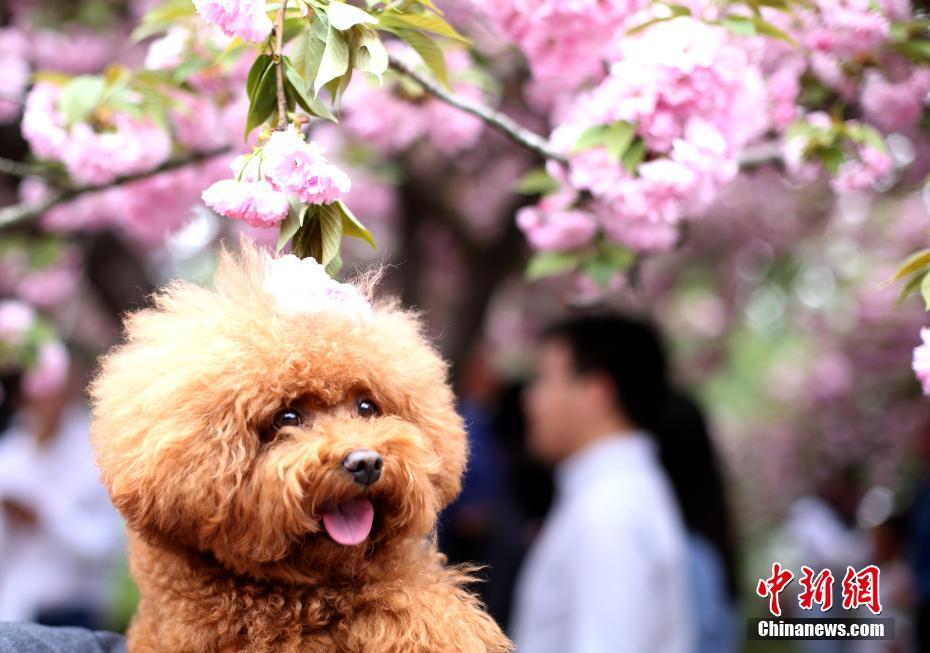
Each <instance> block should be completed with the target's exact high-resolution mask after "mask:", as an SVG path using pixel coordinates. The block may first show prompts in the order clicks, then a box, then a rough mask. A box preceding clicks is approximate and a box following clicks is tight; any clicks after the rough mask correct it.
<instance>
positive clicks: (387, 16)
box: [378, 11, 471, 45]
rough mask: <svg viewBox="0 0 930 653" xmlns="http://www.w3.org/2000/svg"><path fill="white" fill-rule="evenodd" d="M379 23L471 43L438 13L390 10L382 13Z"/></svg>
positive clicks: (387, 26)
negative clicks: (412, 12) (411, 12)
mask: <svg viewBox="0 0 930 653" xmlns="http://www.w3.org/2000/svg"><path fill="white" fill-rule="evenodd" d="M378 25H379V27H382V28H384V29H388V30H392V31H393V30H395V29H408V28H413V29H418V30H423V31H425V32H432V33H433V34H438V35H439V36H445V37H446V38H449V39H455V40H456V41H461V42H462V43H465V44H467V45H471V40H470V39H468V38H466V37H464V36H462V35H461V34H459V33H458V32H456V31H455V29H454V28H453V27H452V26H451V25H449V23H447V22H446V21H444V20H443V19H442V18H441V17H439V16H438V15H436V14H410V13H403V14H402V13H399V12H396V11H389V12H386V13H384V14H382V15H381V17H380V20H379V21H378Z"/></svg>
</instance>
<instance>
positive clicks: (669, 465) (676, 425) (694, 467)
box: [655, 391, 741, 653]
mask: <svg viewBox="0 0 930 653" xmlns="http://www.w3.org/2000/svg"><path fill="white" fill-rule="evenodd" d="M655 435H656V437H657V438H658V441H659V458H660V460H661V462H662V465H663V467H664V468H665V470H666V472H667V473H668V477H669V480H670V481H671V484H672V488H673V489H674V491H675V496H676V498H677V501H678V507H679V508H680V509H681V513H682V518H683V519H684V522H685V529H686V531H687V538H688V557H689V562H690V571H691V584H690V586H691V592H692V593H691V606H692V608H693V610H694V620H695V634H696V645H695V648H694V650H695V651H696V652H697V653H731V652H732V651H735V650H736V649H737V646H738V641H739V633H740V632H741V630H740V627H739V624H738V623H737V618H736V612H737V600H738V597H739V581H738V579H737V571H736V570H737V557H736V545H735V542H734V538H733V532H732V527H731V524H730V511H729V506H728V505H727V500H726V493H725V488H724V479H723V474H722V473H721V470H720V462H719V459H718V457H717V453H716V451H715V449H714V444H713V442H712V440H711V436H710V431H709V429H708V427H707V421H706V419H705V417H704V415H703V413H702V411H701V408H700V407H699V406H698V405H697V404H696V403H695V402H694V401H693V400H692V399H690V398H689V397H688V396H686V395H684V394H683V393H681V392H678V391H673V392H672V393H670V395H669V398H668V400H667V401H666V404H665V407H664V409H663V411H662V417H661V420H660V425H659V426H658V427H657V428H656V429H655Z"/></svg>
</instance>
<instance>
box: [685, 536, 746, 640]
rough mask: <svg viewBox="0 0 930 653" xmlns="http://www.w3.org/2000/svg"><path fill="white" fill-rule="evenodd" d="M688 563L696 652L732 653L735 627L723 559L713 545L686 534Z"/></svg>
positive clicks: (735, 638)
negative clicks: (695, 632) (689, 566)
mask: <svg viewBox="0 0 930 653" xmlns="http://www.w3.org/2000/svg"><path fill="white" fill-rule="evenodd" d="M688 557H689V558H690V563H691V591H692V597H691V605H692V606H693V607H694V618H695V626H696V631H697V638H696V639H697V642H696V647H695V650H696V651H697V653H733V651H736V650H737V634H738V631H737V624H736V615H735V613H734V609H733V604H732V603H731V602H730V597H729V593H728V592H727V580H726V572H725V571H724V568H723V560H722V559H721V557H720V554H719V553H717V550H716V549H715V548H714V547H713V545H712V544H711V543H710V542H709V541H707V539H705V538H704V537H703V536H701V535H699V534H697V533H689V534H688Z"/></svg>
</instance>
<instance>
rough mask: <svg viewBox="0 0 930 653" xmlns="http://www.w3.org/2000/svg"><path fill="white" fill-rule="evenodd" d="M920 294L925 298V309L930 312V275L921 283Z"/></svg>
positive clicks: (926, 275)
mask: <svg viewBox="0 0 930 653" xmlns="http://www.w3.org/2000/svg"><path fill="white" fill-rule="evenodd" d="M920 294H921V296H922V297H923V298H924V308H925V309H926V310H928V311H930V274H924V275H923V279H922V280H921V282H920Z"/></svg>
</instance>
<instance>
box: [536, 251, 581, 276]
mask: <svg viewBox="0 0 930 653" xmlns="http://www.w3.org/2000/svg"><path fill="white" fill-rule="evenodd" d="M580 260H581V257H580V255H579V254H578V253H577V252H540V253H538V254H536V255H534V256H533V258H531V259H530V263H529V265H528V266H527V267H526V278H527V279H528V280H529V281H537V280H539V279H542V278H544V277H551V276H554V275H557V274H563V273H565V272H568V271H570V270H574V269H575V268H576V267H578V263H579V262H580Z"/></svg>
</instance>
